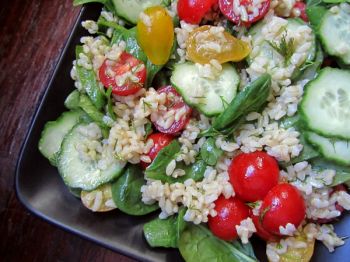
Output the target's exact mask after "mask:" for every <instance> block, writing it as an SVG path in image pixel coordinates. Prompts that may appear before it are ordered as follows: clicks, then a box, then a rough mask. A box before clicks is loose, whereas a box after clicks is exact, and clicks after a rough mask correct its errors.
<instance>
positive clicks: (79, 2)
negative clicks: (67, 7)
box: [73, 0, 108, 6]
mask: <svg viewBox="0 0 350 262" xmlns="http://www.w3.org/2000/svg"><path fill="white" fill-rule="evenodd" d="M107 1H108V0H74V1H73V5H74V6H78V5H83V4H88V3H101V4H105V3H106V2H107Z"/></svg>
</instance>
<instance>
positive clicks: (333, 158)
mask: <svg viewBox="0 0 350 262" xmlns="http://www.w3.org/2000/svg"><path fill="white" fill-rule="evenodd" d="M313 134H316V135H318V134H317V133H315V132H310V131H306V132H305V133H304V136H305V138H306V140H307V141H308V142H309V143H310V144H311V145H312V146H313V147H314V148H315V149H316V150H317V151H318V152H319V153H320V154H321V155H322V156H323V157H324V158H325V159H328V160H330V161H332V162H334V163H337V164H339V165H350V159H349V160H344V159H342V158H339V157H337V154H331V153H330V152H329V151H327V150H325V148H324V147H323V146H322V145H320V144H319V143H317V142H315V141H314V140H313V139H312V138H311V136H312V135H313ZM319 136H320V135H319ZM323 138H325V139H329V138H327V137H323ZM339 141H340V142H345V141H346V140H345V141H344V140H339ZM349 143H350V141H349Z"/></svg>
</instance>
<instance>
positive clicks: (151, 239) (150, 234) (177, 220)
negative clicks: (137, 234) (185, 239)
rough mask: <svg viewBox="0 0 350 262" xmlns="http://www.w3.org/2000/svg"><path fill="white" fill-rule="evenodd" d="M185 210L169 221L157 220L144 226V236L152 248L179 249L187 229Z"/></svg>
mask: <svg viewBox="0 0 350 262" xmlns="http://www.w3.org/2000/svg"><path fill="white" fill-rule="evenodd" d="M185 212H186V210H185V208H181V209H180V211H179V214H178V215H176V216H171V217H168V218H167V219H160V218H156V219H154V220H152V221H150V222H148V223H146V224H145V225H144V226H143V234H144V236H145V238H146V240H147V243H148V244H149V245H150V246H151V247H173V248H177V247H178V241H179V238H180V236H181V233H182V231H183V230H184V229H185V227H186V222H185V221H184V219H183V216H184V214H185Z"/></svg>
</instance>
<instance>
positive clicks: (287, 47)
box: [267, 32, 295, 66]
mask: <svg viewBox="0 0 350 262" xmlns="http://www.w3.org/2000/svg"><path fill="white" fill-rule="evenodd" d="M267 43H268V44H269V45H270V46H271V47H272V48H273V49H274V50H275V51H276V52H277V53H279V54H280V55H281V56H283V58H284V64H285V66H287V65H288V64H289V62H290V58H291V57H292V55H293V54H294V52H295V43H294V38H293V37H291V38H290V39H289V40H288V41H287V33H286V32H285V33H284V34H283V35H282V38H281V40H280V42H279V43H277V42H273V41H267Z"/></svg>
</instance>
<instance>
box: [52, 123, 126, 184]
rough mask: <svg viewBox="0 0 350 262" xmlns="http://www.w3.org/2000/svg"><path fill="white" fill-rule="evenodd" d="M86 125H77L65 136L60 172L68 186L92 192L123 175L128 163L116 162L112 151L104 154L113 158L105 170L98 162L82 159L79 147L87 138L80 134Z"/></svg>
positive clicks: (105, 156)
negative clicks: (80, 128)
mask: <svg viewBox="0 0 350 262" xmlns="http://www.w3.org/2000/svg"><path fill="white" fill-rule="evenodd" d="M85 125H86V124H78V125H76V126H75V127H74V128H73V129H72V130H71V131H70V132H69V133H68V134H67V135H66V136H65V138H64V140H63V142H62V146H61V151H60V154H59V156H58V170H59V173H60V174H61V176H62V178H63V181H64V182H65V184H66V185H67V186H69V187H72V188H80V189H82V190H86V191H90V190H93V189H95V188H97V187H98V186H100V185H102V184H105V183H107V182H110V181H111V180H113V179H115V178H117V177H118V176H119V175H121V173H122V171H123V168H124V166H125V164H126V163H125V162H120V161H118V160H116V159H115V158H114V156H113V152H112V151H106V152H104V153H105V155H104V156H103V158H106V159H110V158H113V162H112V163H111V164H110V165H109V166H107V168H105V169H100V168H99V166H98V163H97V161H87V160H83V159H81V157H80V154H79V151H78V150H77V145H79V144H82V143H84V141H85V139H86V138H85V137H84V136H82V135H81V133H80V132H79V127H81V126H85Z"/></svg>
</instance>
